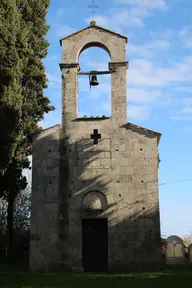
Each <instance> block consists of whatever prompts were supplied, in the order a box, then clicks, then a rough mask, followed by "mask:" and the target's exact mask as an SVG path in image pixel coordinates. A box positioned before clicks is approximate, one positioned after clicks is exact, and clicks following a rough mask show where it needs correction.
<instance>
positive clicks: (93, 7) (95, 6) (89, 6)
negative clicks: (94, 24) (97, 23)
mask: <svg viewBox="0 0 192 288" xmlns="http://www.w3.org/2000/svg"><path fill="white" fill-rule="evenodd" d="M88 8H92V16H93V20H94V16H95V9H96V8H99V5H95V1H94V0H92V5H88Z"/></svg>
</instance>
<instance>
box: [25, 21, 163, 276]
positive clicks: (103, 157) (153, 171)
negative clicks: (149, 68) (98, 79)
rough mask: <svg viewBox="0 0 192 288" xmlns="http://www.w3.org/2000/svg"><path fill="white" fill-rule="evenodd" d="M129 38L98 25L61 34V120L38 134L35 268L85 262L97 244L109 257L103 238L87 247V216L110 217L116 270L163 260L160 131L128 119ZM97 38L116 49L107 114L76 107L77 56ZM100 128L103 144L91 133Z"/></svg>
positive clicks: (111, 264)
mask: <svg viewBox="0 0 192 288" xmlns="http://www.w3.org/2000/svg"><path fill="white" fill-rule="evenodd" d="M126 41H127V39H126V37H124V36H121V35H119V34H116V33H113V32H111V31H108V30H106V29H103V28H101V27H98V26H95V25H94V26H90V27H88V28H86V29H84V30H82V31H79V32H78V33H75V34H73V35H71V36H69V37H66V38H65V39H62V40H61V45H62V64H60V67H61V71H62V95H63V97H62V99H63V102H62V125H56V126H54V127H51V128H49V129H46V130H44V131H42V132H41V133H40V134H38V135H34V136H33V167H32V191H33V193H32V222H31V244H30V249H31V250H30V267H31V269H32V270H38V269H45V270H58V269H63V270H75V271H83V270H86V269H85V267H83V261H84V262H85V259H84V260H83V257H84V258H85V255H84V254H83V253H85V252H83V251H84V250H86V249H87V252H88V254H89V253H90V252H91V249H92V250H93V249H96V250H97V251H98V253H97V255H98V254H101V255H100V259H101V262H102V257H103V256H102V254H103V253H102V245H100V246H99V244H98V246H99V247H96V246H97V243H99V241H100V240H101V239H100V240H98V242H97V241H96V242H95V243H96V244H95V248H93V247H92V248H91V247H84V248H82V246H83V244H82V242H83V239H84V238H83V237H84V235H83V233H84V232H83V229H82V220H83V219H107V225H108V229H107V234H106V235H107V242H108V248H107V249H108V251H107V254H106V255H108V256H107V257H108V259H107V263H108V267H107V268H106V269H108V270H109V271H112V270H116V271H123V270H128V269H130V268H131V267H135V266H142V265H144V266H145V267H146V266H147V265H149V266H153V267H159V266H160V261H161V251H160V220H159V196H158V154H157V146H158V143H159V140H160V135H161V134H160V133H157V132H154V131H151V130H148V129H145V128H142V127H139V126H136V125H134V124H131V123H127V122H126V119H127V109H126V108H127V104H126V101H127V100H126V70H127V68H128V63H127V62H126V59H125V56H126V50H125V48H126ZM91 46H98V47H102V48H103V49H105V50H106V51H107V52H108V53H109V55H110V56H111V62H110V63H109V70H110V71H111V85H112V89H111V90H112V95H111V97H112V116H111V117H110V118H107V119H94V118H93V119H90V118H85V119H84V118H78V115H77V110H78V107H77V102H78V101H77V96H78V95H77V81H78V78H77V77H78V71H79V65H78V62H77V61H78V56H79V55H80V53H81V52H82V51H83V50H84V49H86V48H89V47H91ZM96 133H98V134H100V139H99V140H98V144H94V139H92V138H94V137H95V136H93V135H94V134H96ZM91 135H92V136H91ZM90 229H91V228H90ZM86 235H88V234H86ZM94 235H95V236H94V237H99V236H101V235H99V233H97V234H94ZM90 239H91V237H90ZM92 240H94V239H93V238H92ZM90 241H91V240H90ZM86 243H88V242H86ZM88 246H89V245H88ZM83 249H84V250H83ZM82 250H83V251H82ZM96 250H95V251H96ZM100 252H101V253H100ZM83 255H84V256H83ZM97 255H96V256H97ZM86 259H88V258H86ZM86 261H88V260H86ZM93 261H95V262H96V261H98V259H97V260H96V258H94V259H93ZM88 265H89V264H88ZM86 267H87V266H86ZM97 267H98V269H97V268H95V269H96V270H99V265H97Z"/></svg>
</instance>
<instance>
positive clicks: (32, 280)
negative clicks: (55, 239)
mask: <svg viewBox="0 0 192 288" xmlns="http://www.w3.org/2000/svg"><path fill="white" fill-rule="evenodd" d="M3 270H5V269H3ZM3 270H2V269H0V287H7V288H9V287H10V288H11V287H22V288H33V287H44V288H45V287H46V288H51V287H55V288H56V287H57V288H59V287H65V288H72V287H73V288H75V287H78V288H81V287H83V288H87V287H89V288H96V287H97V288H104V287H105V288H107V287H110V288H113V287H116V288H124V287H126V288H132V287H134V288H140V287H141V288H145V287H147V288H152V287H153V288H154V287H155V288H160V287H161V288H166V287H168V288H171V287H173V288H177V287H178V288H181V287H182V286H188V287H191V285H192V267H190V266H184V267H181V266H180V267H178V266H177V267H176V266H175V267H173V266H172V267H171V266H170V267H167V268H166V269H165V270H164V271H161V272H156V273H154V272H153V273H152V272H151V273H150V272H149V273H131V274H85V273H82V274H75V273H71V274H69V273H68V274H66V273H30V272H19V271H10V270H7V271H3Z"/></svg>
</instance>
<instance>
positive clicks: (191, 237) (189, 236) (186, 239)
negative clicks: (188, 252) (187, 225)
mask: <svg viewBox="0 0 192 288" xmlns="http://www.w3.org/2000/svg"><path fill="white" fill-rule="evenodd" d="M182 240H183V243H184V245H185V246H186V247H188V246H189V245H190V244H191V243H192V231H190V232H189V234H186V235H184V236H183V237H182Z"/></svg>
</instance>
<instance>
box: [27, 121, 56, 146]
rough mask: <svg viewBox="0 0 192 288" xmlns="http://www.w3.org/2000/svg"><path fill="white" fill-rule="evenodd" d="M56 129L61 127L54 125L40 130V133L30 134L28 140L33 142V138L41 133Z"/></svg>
mask: <svg viewBox="0 0 192 288" xmlns="http://www.w3.org/2000/svg"><path fill="white" fill-rule="evenodd" d="M56 127H57V128H60V127H61V124H56V125H53V126H51V127H48V128H45V129H42V130H41V131H38V132H35V133H32V134H30V135H28V139H29V140H30V141H32V142H33V140H34V138H35V137H36V136H38V135H40V134H41V133H42V132H45V131H48V130H52V129H55V128H56Z"/></svg>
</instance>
